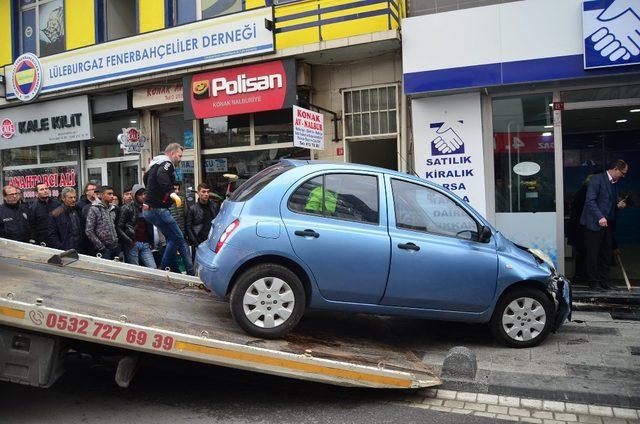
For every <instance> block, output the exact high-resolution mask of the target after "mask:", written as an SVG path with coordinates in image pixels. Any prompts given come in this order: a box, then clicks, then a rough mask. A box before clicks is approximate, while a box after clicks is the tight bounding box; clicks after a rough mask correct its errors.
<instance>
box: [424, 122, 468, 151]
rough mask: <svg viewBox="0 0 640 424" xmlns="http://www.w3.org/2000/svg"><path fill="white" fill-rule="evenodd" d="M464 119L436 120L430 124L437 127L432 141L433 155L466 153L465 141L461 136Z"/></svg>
mask: <svg viewBox="0 0 640 424" xmlns="http://www.w3.org/2000/svg"><path fill="white" fill-rule="evenodd" d="M463 123H464V122H463V121H455V122H453V123H448V122H434V123H432V124H430V125H429V127H430V128H432V129H435V138H434V139H433V140H432V141H431V155H432V156H444V155H457V154H462V153H464V141H462V137H460V134H461V132H462V131H461V129H462V124H463Z"/></svg>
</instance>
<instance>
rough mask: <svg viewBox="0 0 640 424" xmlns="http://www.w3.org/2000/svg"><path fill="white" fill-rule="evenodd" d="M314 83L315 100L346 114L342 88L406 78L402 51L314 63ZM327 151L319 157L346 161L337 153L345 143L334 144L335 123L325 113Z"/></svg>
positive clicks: (386, 82) (325, 106) (319, 154)
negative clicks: (333, 61) (364, 57)
mask: <svg viewBox="0 0 640 424" xmlns="http://www.w3.org/2000/svg"><path fill="white" fill-rule="evenodd" d="M311 74H312V75H311V79H312V83H313V94H312V97H311V98H312V103H313V104H315V105H318V106H322V107H324V108H327V109H330V110H332V111H334V112H337V113H338V114H339V115H340V116H341V115H342V94H341V92H340V90H341V89H349V88H356V87H365V86H370V85H380V84H392V83H397V82H400V81H402V61H401V56H400V53H394V54H390V55H386V56H382V57H376V58H368V59H366V60H361V61H357V62H354V63H347V64H342V65H322V66H321V65H314V66H312V69H311ZM342 124H343V123H342V122H341V123H340V124H339V125H338V130H339V134H338V137H340V138H342ZM324 137H325V138H324V140H325V142H324V144H325V150H322V151H318V159H321V160H331V161H338V162H342V161H343V160H344V158H343V157H342V156H338V155H337V154H336V151H337V148H339V147H342V148H344V147H345V146H344V142H343V141H340V142H338V143H334V142H333V141H331V140H333V138H334V132H333V125H332V123H331V122H330V120H329V115H328V114H325V134H324Z"/></svg>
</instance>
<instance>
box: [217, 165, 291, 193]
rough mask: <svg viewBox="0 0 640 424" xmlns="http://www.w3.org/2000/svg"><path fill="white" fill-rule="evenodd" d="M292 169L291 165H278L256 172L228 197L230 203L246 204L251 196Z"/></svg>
mask: <svg viewBox="0 0 640 424" xmlns="http://www.w3.org/2000/svg"><path fill="white" fill-rule="evenodd" d="M291 168H293V166H292V165H286V164H284V163H278V164H275V165H272V166H270V167H268V168H265V169H263V170H262V171H260V172H258V173H257V174H256V175H254V176H253V177H251V178H249V179H248V180H247V181H245V182H244V184H242V185H241V186H240V187H238V188H237V189H236V191H234V192H233V193H232V194H231V197H229V200H231V201H232V202H246V201H247V200H249V199H251V198H252V197H253V196H255V195H256V194H258V192H260V190H262V189H263V188H264V187H266V186H267V184H269V183H270V182H271V181H273V180H275V179H276V178H277V177H278V176H280V175H282V174H284V173H285V172H287V171H288V170H290V169H291Z"/></svg>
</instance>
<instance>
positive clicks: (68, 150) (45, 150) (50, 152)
mask: <svg viewBox="0 0 640 424" xmlns="http://www.w3.org/2000/svg"><path fill="white" fill-rule="evenodd" d="M76 160H78V145H77V143H56V144H45V145H43V146H40V163H55V162H73V161H76Z"/></svg>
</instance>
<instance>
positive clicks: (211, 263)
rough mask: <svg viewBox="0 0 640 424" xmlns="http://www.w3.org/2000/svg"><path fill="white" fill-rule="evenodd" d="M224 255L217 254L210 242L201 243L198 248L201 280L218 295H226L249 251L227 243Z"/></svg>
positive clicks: (197, 263)
mask: <svg viewBox="0 0 640 424" xmlns="http://www.w3.org/2000/svg"><path fill="white" fill-rule="evenodd" d="M222 249H223V251H224V255H218V254H216V253H215V252H214V251H213V250H211V248H210V247H209V243H208V242H206V241H205V242H204V243H201V244H200V245H199V246H198V249H197V250H196V264H195V267H196V271H197V273H198V277H199V278H200V281H202V282H203V283H204V285H205V286H207V288H208V289H209V290H211V291H212V292H214V293H215V294H216V295H218V296H220V297H224V296H226V295H227V290H228V288H229V284H230V283H231V279H232V278H233V275H234V273H235V271H236V270H237V269H238V268H239V267H240V265H241V264H242V263H244V261H245V259H246V257H247V252H245V251H244V250H241V249H237V248H235V247H234V246H232V245H229V244H225V245H224V247H223V248H222Z"/></svg>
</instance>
